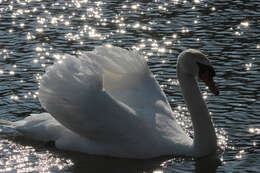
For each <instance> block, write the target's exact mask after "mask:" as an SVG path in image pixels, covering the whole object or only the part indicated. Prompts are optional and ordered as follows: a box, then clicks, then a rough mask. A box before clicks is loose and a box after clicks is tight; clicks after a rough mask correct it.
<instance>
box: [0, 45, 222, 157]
mask: <svg viewBox="0 0 260 173" xmlns="http://www.w3.org/2000/svg"><path fill="white" fill-rule="evenodd" d="M65 57H66V58H65V60H64V61H63V62H62V63H56V64H54V65H53V66H51V67H49V68H48V69H47V72H46V73H45V74H44V76H43V78H42V80H41V82H40V89H39V100H40V103H41V105H42V106H43V107H44V108H45V109H46V110H47V111H48V112H49V113H42V114H33V115H30V116H28V117H26V118H25V119H24V120H20V121H16V122H8V124H9V125H10V126H12V127H14V128H15V129H17V130H18V131H20V132H22V133H23V134H24V135H26V136H28V137H30V138H34V139H37V140H42V141H54V142H55V146H56V147H57V148H60V149H66V150H74V151H80V152H87V153H89V154H96V155H108V156H115V157H125V158H152V157H157V156H162V155H185V156H195V157H201V156H205V155H208V154H210V153H212V152H215V151H216V146H217V144H216V134H215V130H214V127H213V125H212V123H211V118H210V115H209V113H208V109H207V106H206V104H205V102H204V100H203V99H202V96H201V93H200V89H199V87H198V84H197V77H199V78H201V79H202V80H204V81H205V82H206V84H207V85H208V86H209V88H210V89H211V90H212V91H213V93H215V94H216V95H217V94H218V89H217V87H216V86H215V85H214V82H213V76H214V69H213V68H212V66H211V65H210V62H209V60H208V59H207V58H206V56H205V55H204V54H202V53H201V52H199V51H196V50H191V49H190V50H186V51H184V52H182V53H181V54H180V55H179V57H178V62H177V77H178V80H179V83H180V86H181V89H182V93H183V96H184V100H185V102H186V104H187V106H188V109H189V111H190V114H191V117H192V123H193V127H194V131H195V133H194V140H192V139H191V138H190V137H189V136H187V134H185V132H184V131H183V130H182V128H181V127H180V126H179V125H178V124H177V122H176V119H175V116H176V115H175V114H174V112H173V111H172V110H171V107H170V105H169V103H168V101H167V99H166V97H165V94H164V93H163V91H162V90H161V88H160V87H159V85H158V83H157V81H156V80H155V78H154V77H153V75H152V74H151V72H150V71H149V69H148V67H147V64H146V61H145V60H144V58H143V57H142V56H140V55H138V54H137V53H135V52H133V51H128V50H125V49H122V48H118V47H114V46H109V47H107V46H101V47H97V48H96V49H95V50H94V51H91V52H85V53H83V54H82V55H80V56H78V57H76V56H70V55H66V56H65ZM2 123H3V122H2ZM5 123H7V122H5Z"/></svg>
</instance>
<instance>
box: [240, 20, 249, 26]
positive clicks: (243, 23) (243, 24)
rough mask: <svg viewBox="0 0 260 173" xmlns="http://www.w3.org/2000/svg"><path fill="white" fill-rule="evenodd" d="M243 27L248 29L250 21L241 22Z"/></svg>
mask: <svg viewBox="0 0 260 173" xmlns="http://www.w3.org/2000/svg"><path fill="white" fill-rule="evenodd" d="M241 25H242V26H243V27H245V28H247V27H248V26H249V22H248V21H244V22H241Z"/></svg>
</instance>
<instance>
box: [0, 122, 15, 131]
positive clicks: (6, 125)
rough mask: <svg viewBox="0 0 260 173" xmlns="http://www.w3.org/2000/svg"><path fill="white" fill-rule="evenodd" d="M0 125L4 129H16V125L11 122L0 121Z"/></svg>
mask: <svg viewBox="0 0 260 173" xmlns="http://www.w3.org/2000/svg"><path fill="white" fill-rule="evenodd" d="M0 124H1V125H2V126H4V127H7V128H12V129H14V128H15V127H16V125H15V124H14V123H13V122H12V121H7V120H0Z"/></svg>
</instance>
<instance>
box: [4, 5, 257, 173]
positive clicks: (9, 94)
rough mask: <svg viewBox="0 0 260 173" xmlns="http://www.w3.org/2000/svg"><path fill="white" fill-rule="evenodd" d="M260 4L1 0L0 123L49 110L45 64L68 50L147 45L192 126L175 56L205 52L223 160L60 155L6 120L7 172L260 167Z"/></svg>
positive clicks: (175, 103) (162, 80) (160, 77)
mask: <svg viewBox="0 0 260 173" xmlns="http://www.w3.org/2000/svg"><path fill="white" fill-rule="evenodd" d="M259 23H260V3H259V1H258V0H251V1H246V0H234V1H225V0H209V1H206V0H193V1H190V0H187V1H181V0H180V1H178V0H172V1H166V0H165V1H160V0H154V1H149V0H142V1H138V2H137V1H130V0H129V1H122V0H121V1H120V0H118V1H113V0H104V1H91V0H68V1H62V0H55V1H53V0H45V1H43V0H0V119H4V120H11V121H15V120H19V119H23V118H24V117H26V116H27V115H29V114H31V113H40V112H43V109H42V108H41V106H40V104H39V101H38V99H37V94H38V93H37V89H38V81H39V79H40V78H41V75H42V74H43V73H44V71H45V68H46V67H47V66H49V65H50V64H52V63H53V62H54V61H59V59H60V57H61V56H60V55H61V54H62V53H69V54H77V53H78V52H79V51H86V50H92V49H93V48H94V47H95V46H96V45H101V44H106V43H109V44H113V45H116V46H120V47H123V48H132V49H136V50H139V51H140V53H142V54H144V56H146V57H147V61H148V64H149V67H150V69H151V71H152V72H153V73H154V74H155V75H156V78H157V79H158V81H159V83H160V85H161V87H162V88H163V89H164V91H165V92H166V94H167V96H168V99H169V101H170V103H171V105H172V108H173V109H174V110H177V111H178V112H180V113H179V114H180V116H179V117H177V119H178V121H179V122H182V123H181V125H182V126H183V127H184V128H185V129H186V131H187V133H190V134H191V135H192V127H191V122H190V119H189V114H188V112H187V109H186V106H185V104H184V102H183V99H182V96H181V94H180V89H179V86H178V83H177V81H176V77H175V76H176V70H175V67H176V57H177V55H178V54H179V53H180V52H181V51H182V50H184V49H187V48H195V49H200V50H201V51H203V52H204V53H205V54H207V55H208V57H209V59H210V60H211V62H212V64H213V65H214V67H215V68H216V72H217V78H216V81H217V83H218V84H219V88H220V90H221V93H220V96H218V97H215V96H213V95H212V94H211V93H209V92H208V90H206V89H203V95H204V98H205V99H206V101H207V103H208V107H209V109H210V112H211V113H212V118H213V121H214V124H215V127H216V131H217V135H218V141H219V146H220V149H219V150H220V151H219V153H220V156H219V157H220V160H221V164H220V165H219V166H218V167H216V165H215V162H214V161H213V162H212V161H211V158H210V157H209V158H206V159H201V160H194V159H193V158H180V157H171V158H158V159H152V160H131V159H116V158H107V157H100V156H89V155H87V154H80V153H70V152H64V151H58V150H55V149H52V148H48V147H46V146H44V144H42V143H37V142H33V141H30V140H26V139H24V138H23V137H22V136H20V135H19V134H17V133H16V132H15V131H13V130H10V129H8V128H5V127H2V126H0V149H1V155H0V172H16V171H17V172H154V173H162V172H260V118H259V116H260V92H259V88H260V24H259Z"/></svg>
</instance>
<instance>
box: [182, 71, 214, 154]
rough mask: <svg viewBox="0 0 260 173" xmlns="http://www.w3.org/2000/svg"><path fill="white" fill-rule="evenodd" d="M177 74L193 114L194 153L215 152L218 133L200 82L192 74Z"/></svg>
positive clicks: (186, 101) (185, 99)
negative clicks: (203, 96)
mask: <svg viewBox="0 0 260 173" xmlns="http://www.w3.org/2000/svg"><path fill="white" fill-rule="evenodd" d="M177 74H178V79H179V82H180V86H181V90H182V94H183V97H184V101H185V103H186V104H187V107H188V110H189V112H190V114H191V119H192V125H193V129H194V141H193V147H194V148H193V149H194V155H195V156H198V157H200V156H205V155H208V154H210V153H212V152H215V151H216V147H217V144H216V143H217V142H216V133H215V129H214V127H213V124H212V122H211V117H210V115H209V112H208V108H207V105H206V103H205V101H204V100H203V98H202V95H201V92H200V89H199V86H198V83H197V81H196V79H195V77H194V76H192V75H187V74H182V73H177Z"/></svg>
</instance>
